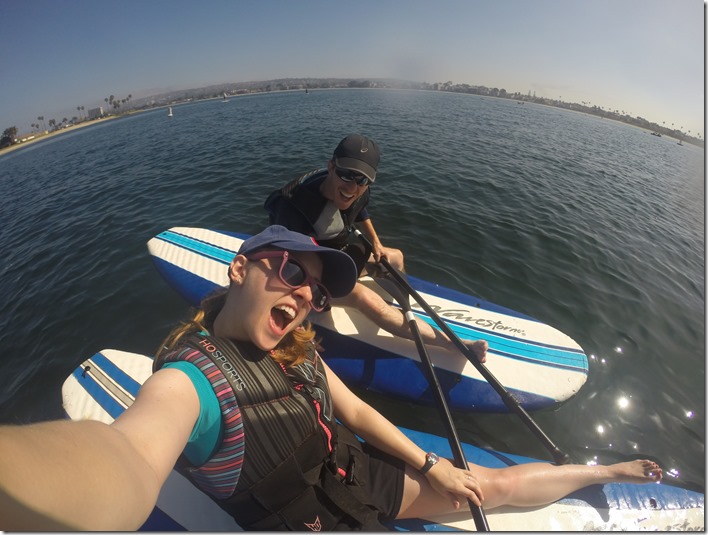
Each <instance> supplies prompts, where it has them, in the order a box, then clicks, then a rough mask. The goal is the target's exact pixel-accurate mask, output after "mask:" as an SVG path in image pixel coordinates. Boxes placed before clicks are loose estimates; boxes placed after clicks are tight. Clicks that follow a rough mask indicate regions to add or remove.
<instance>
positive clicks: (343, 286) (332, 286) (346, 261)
mask: <svg viewBox="0 0 708 535" xmlns="http://www.w3.org/2000/svg"><path fill="white" fill-rule="evenodd" d="M270 246H271V247H277V248H279V249H284V250H287V251H299V252H306V253H315V254H316V255H318V256H319V257H320V260H321V261H322V284H324V286H325V288H327V291H329V293H330V294H331V296H332V297H344V296H345V295H349V294H350V293H351V291H352V289H354V285H355V284H356V280H357V278H358V273H357V270H356V265H355V264H354V261H353V260H352V259H351V257H350V256H349V255H348V254H347V253H345V252H343V251H340V250H338V249H331V248H329V247H322V246H321V245H316V244H315V243H312V244H306V243H302V242H296V241H290V240H278V241H274V242H272V243H271V244H270Z"/></svg>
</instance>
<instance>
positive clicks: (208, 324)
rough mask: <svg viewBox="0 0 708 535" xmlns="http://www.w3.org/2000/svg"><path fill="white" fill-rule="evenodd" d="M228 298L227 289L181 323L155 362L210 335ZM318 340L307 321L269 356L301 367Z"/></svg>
mask: <svg viewBox="0 0 708 535" xmlns="http://www.w3.org/2000/svg"><path fill="white" fill-rule="evenodd" d="M227 294H228V288H220V289H218V290H216V291H215V292H213V293H212V294H210V295H208V296H207V297H205V298H204V299H203V300H202V302H201V306H200V308H199V309H197V311H196V313H195V314H194V317H192V319H190V320H187V321H185V322H183V323H181V324H180V325H178V326H177V327H176V328H175V329H173V330H172V332H170V334H168V335H167V338H165V340H164V341H163V342H162V345H161V346H160V348H159V349H158V351H157V355H156V356H155V359H156V360H159V359H160V357H161V356H163V355H164V354H166V353H168V352H170V351H172V350H173V349H174V348H175V347H176V346H177V344H178V343H179V341H180V340H181V339H182V338H183V337H184V336H185V335H187V334H191V333H195V332H200V331H211V330H212V328H213V326H214V320H215V319H216V316H218V315H219V312H221V309H222V308H223V307H224V303H226V296H227ZM316 336H317V334H316V333H315V330H314V329H313V328H312V324H311V323H310V322H309V321H305V322H304V323H303V324H302V325H300V326H299V327H298V328H296V329H295V330H293V331H291V332H289V333H288V334H287V335H286V336H285V337H284V338H283V339H282V340H281V341H280V343H279V344H278V345H277V346H276V347H275V349H273V350H272V351H271V352H270V354H271V357H272V358H273V360H275V361H276V362H278V363H280V364H282V365H283V366H285V367H286V368H287V367H290V366H297V365H298V364H302V363H303V362H304V361H305V359H306V358H307V356H308V355H309V354H310V353H311V352H312V350H313V346H316V345H317V344H318V343H319V340H316V338H315V337H316Z"/></svg>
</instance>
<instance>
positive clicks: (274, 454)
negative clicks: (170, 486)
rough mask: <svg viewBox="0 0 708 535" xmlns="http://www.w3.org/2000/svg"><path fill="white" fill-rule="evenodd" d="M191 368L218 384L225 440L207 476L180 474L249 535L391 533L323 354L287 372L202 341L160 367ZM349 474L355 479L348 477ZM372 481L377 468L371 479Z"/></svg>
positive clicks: (242, 351) (239, 349)
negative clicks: (277, 533) (340, 415)
mask: <svg viewBox="0 0 708 535" xmlns="http://www.w3.org/2000/svg"><path fill="white" fill-rule="evenodd" d="M176 360H186V361H189V362H192V363H193V364H195V365H196V366H197V367H198V368H199V369H200V370H201V371H202V373H204V374H205V376H206V377H207V379H208V380H209V381H210V383H211V385H212V387H213V388H214V391H215V392H216V394H217V398H218V399H219V403H220V407H221V411H222V418H223V422H224V433H223V438H222V441H221V444H220V445H219V448H218V449H217V451H216V453H215V454H214V455H212V456H211V458H210V459H209V461H207V463H205V464H204V465H203V466H201V467H195V466H191V465H190V464H189V462H188V461H187V460H186V458H185V457H184V456H182V458H181V459H180V462H179V463H178V469H179V470H180V471H181V472H182V473H183V474H184V475H185V476H186V477H188V478H189V479H190V480H191V481H192V483H193V484H195V485H196V486H197V487H199V488H201V489H202V490H204V491H205V492H207V493H209V494H211V495H212V497H213V498H214V500H215V501H216V502H217V503H218V504H219V505H220V506H221V507H222V509H224V510H225V511H227V512H228V513H229V514H231V515H232V516H233V517H234V518H235V519H236V521H237V522H238V523H239V525H240V526H241V527H243V528H244V529H249V530H265V531H272V530H283V529H289V530H297V531H302V530H310V529H311V530H315V531H319V530H332V529H346V530H357V529H358V530H362V529H365V530H374V531H381V530H385V529H386V528H384V527H383V526H382V525H381V524H380V523H379V522H378V512H377V511H376V509H375V508H373V507H371V506H369V505H366V501H367V497H366V495H365V493H364V490H363V489H362V488H361V487H360V486H359V485H358V482H359V481H358V479H357V476H356V474H357V472H358V473H361V474H363V473H365V472H360V471H358V470H355V467H359V468H361V467H363V468H365V469H366V466H365V463H366V462H368V460H367V457H366V456H365V455H364V454H363V451H362V450H361V446H360V444H359V441H358V440H357V438H356V437H355V436H354V434H353V433H351V431H349V430H348V429H346V428H345V427H343V426H341V425H340V424H338V423H337V422H336V421H335V419H334V416H333V412H332V400H331V396H330V393H329V387H328V384H327V378H326V376H325V371H324V369H323V366H322V363H321V360H320V358H319V355H317V352H316V351H315V350H314V346H313V348H312V352H311V354H310V355H309V357H308V359H307V360H306V361H305V362H304V363H303V364H300V365H298V366H294V367H291V368H289V369H287V370H285V369H284V368H283V367H281V365H280V364H278V363H277V362H275V361H274V360H273V359H272V358H271V357H270V356H269V354H268V353H267V352H265V351H262V350H260V349H258V348H257V347H255V346H254V345H253V344H250V343H235V342H232V341H230V340H226V339H222V338H217V337H213V336H204V335H201V334H193V335H189V336H187V337H185V339H184V341H183V342H181V346H180V347H179V348H177V349H176V350H173V351H171V352H170V353H168V354H166V355H164V357H161V358H160V359H159V362H156V363H155V369H159V367H161V366H162V365H163V364H164V363H165V362H169V361H176ZM344 468H347V469H348V470H344ZM366 471H367V472H368V469H367V470H366Z"/></svg>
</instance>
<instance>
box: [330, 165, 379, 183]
mask: <svg viewBox="0 0 708 535" xmlns="http://www.w3.org/2000/svg"><path fill="white" fill-rule="evenodd" d="M334 172H335V174H336V175H337V176H338V177H339V178H340V179H341V180H343V181H344V182H356V185H357V186H368V185H369V184H371V183H372V182H373V180H371V179H370V178H369V177H368V176H364V175H358V174H355V173H354V172H352V171H350V170H349V169H340V168H339V167H335V168H334Z"/></svg>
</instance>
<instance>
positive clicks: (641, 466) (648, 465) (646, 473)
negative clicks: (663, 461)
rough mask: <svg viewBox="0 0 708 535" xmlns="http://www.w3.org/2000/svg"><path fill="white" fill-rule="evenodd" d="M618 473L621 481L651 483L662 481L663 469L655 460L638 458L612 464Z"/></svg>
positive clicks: (618, 478) (618, 479)
mask: <svg viewBox="0 0 708 535" xmlns="http://www.w3.org/2000/svg"><path fill="white" fill-rule="evenodd" d="M611 467H612V468H613V471H614V472H615V474H616V477H617V481H618V482H621V483H651V482H653V481H661V478H662V475H663V471H662V470H661V467H660V466H659V465H658V464H656V463H655V462H654V461H649V460H647V459H638V460H636V461H628V462H626V463H617V464H613V465H612V466H611Z"/></svg>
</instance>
